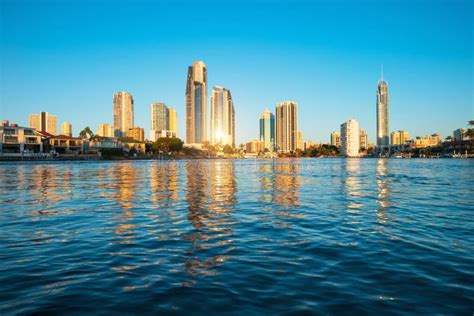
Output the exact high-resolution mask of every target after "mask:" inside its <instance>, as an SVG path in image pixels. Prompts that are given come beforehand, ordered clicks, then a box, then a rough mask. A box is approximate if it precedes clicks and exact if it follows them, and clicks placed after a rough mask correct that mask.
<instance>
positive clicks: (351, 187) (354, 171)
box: [343, 158, 363, 213]
mask: <svg viewBox="0 0 474 316" xmlns="http://www.w3.org/2000/svg"><path fill="white" fill-rule="evenodd" d="M344 167H345V168H344V171H345V174H344V175H343V179H344V180H343V183H344V192H345V195H346V199H347V212H349V213H357V212H359V210H360V209H361V208H362V207H363V204H361V203H360V197H361V196H362V195H363V190H362V184H361V182H362V176H361V170H360V159H359V158H347V159H345V166H344Z"/></svg>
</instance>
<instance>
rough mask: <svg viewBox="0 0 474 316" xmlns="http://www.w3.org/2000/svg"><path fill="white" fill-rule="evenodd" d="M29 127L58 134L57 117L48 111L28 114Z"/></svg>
mask: <svg viewBox="0 0 474 316" xmlns="http://www.w3.org/2000/svg"><path fill="white" fill-rule="evenodd" d="M29 121H30V127H31V128H34V129H36V130H37V131H41V132H46V133H49V134H51V135H57V134H58V117H57V116H56V115H51V114H49V113H48V112H41V113H39V114H30V117H29Z"/></svg>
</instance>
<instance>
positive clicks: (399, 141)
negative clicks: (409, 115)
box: [390, 131, 410, 146]
mask: <svg viewBox="0 0 474 316" xmlns="http://www.w3.org/2000/svg"><path fill="white" fill-rule="evenodd" d="M409 139H410V133H408V132H405V131H397V132H392V133H390V145H391V146H398V145H403V144H406V142H408V140H409Z"/></svg>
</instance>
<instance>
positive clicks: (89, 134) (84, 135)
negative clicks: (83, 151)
mask: <svg viewBox="0 0 474 316" xmlns="http://www.w3.org/2000/svg"><path fill="white" fill-rule="evenodd" d="M79 136H80V137H81V138H83V139H87V138H88V139H89V140H90V139H92V137H94V132H92V130H91V129H90V127H89V126H87V127H86V128H84V129H83V130H82V131H81V132H80V133H79Z"/></svg>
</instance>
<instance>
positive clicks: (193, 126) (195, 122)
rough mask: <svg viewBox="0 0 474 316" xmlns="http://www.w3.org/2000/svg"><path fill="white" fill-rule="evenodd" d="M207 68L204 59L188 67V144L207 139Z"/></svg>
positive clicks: (200, 142) (198, 142)
mask: <svg viewBox="0 0 474 316" xmlns="http://www.w3.org/2000/svg"><path fill="white" fill-rule="evenodd" d="M206 107H207V68H206V65H205V64H204V63H203V62H202V61H195V62H193V64H192V65H191V66H189V67H188V77H187V81H186V144H190V145H191V144H202V143H203V142H205V141H206V140H207V108H206Z"/></svg>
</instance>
